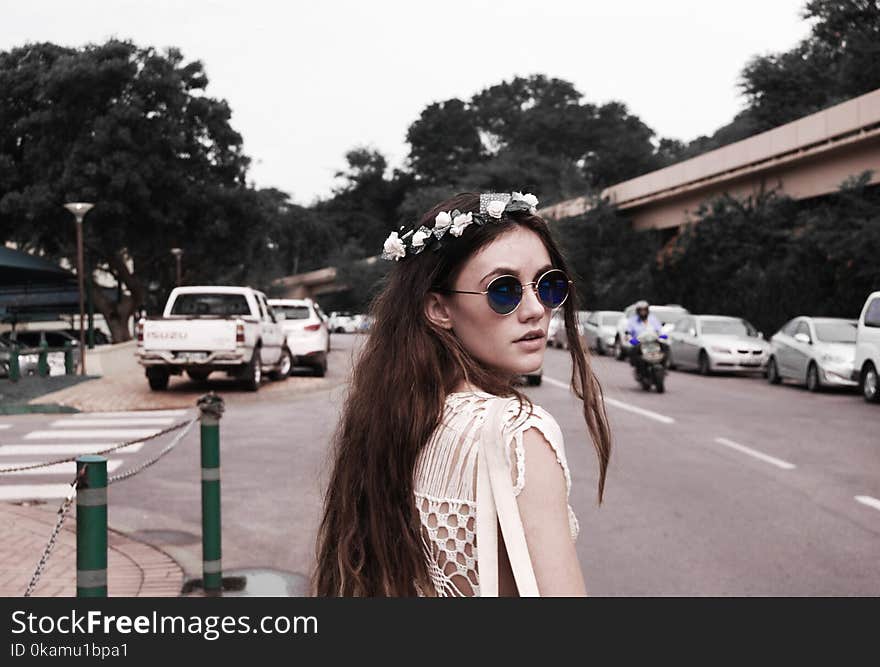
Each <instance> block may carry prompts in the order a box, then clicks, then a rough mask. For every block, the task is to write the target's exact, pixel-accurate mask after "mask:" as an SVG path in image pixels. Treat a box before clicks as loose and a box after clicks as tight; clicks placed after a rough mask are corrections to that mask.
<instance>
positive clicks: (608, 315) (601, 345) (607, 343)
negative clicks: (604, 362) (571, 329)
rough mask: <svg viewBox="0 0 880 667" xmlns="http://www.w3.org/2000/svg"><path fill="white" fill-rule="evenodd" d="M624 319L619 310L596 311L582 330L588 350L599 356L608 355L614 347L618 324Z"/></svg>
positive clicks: (588, 318)
mask: <svg viewBox="0 0 880 667" xmlns="http://www.w3.org/2000/svg"><path fill="white" fill-rule="evenodd" d="M621 317H623V313H621V312H620V311H619V310H594V311H593V312H591V313H590V314H589V316H588V317H587V319H586V321H585V322H584V324H583V327H582V328H581V333H582V334H583V336H584V341H585V344H586V346H587V348H589V349H591V350H596V353H597V354H600V355H604V354H608V353H609V352H610V351H611V349H612V348H613V347H614V339H615V338H616V334H617V322H618V321H619V320H620V318H621Z"/></svg>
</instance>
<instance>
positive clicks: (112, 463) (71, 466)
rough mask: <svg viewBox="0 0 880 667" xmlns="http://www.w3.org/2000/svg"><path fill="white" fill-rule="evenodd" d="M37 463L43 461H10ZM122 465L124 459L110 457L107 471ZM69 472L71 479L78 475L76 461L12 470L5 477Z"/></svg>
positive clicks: (27, 464)
mask: <svg viewBox="0 0 880 667" xmlns="http://www.w3.org/2000/svg"><path fill="white" fill-rule="evenodd" d="M37 463H42V461H15V462H14V463H12V462H10V464H9V465H10V467H11V466H15V467H18V466H22V467H24V466H32V465H36V464H37ZM121 465H122V461H121V460H120V459H109V460H108V461H107V472H113V471H114V470H116V469H117V468H118V467H119V466H121ZM66 474H69V475H70V477H71V479H73V477H75V476H76V463H74V462H73V461H70V462H69V463H55V464H53V465H50V466H43V467H42V468H31V469H30V470H19V471H18V472H10V473H6V474H5V475H4V476H3V477H4V482H5V481H6V480H7V479H10V478H11V477H12V476H15V475H66Z"/></svg>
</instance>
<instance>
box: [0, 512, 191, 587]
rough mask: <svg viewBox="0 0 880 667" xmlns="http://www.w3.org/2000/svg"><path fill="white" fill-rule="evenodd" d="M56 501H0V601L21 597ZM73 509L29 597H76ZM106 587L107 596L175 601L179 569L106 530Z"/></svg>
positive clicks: (49, 527)
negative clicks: (40, 503) (34, 502)
mask: <svg viewBox="0 0 880 667" xmlns="http://www.w3.org/2000/svg"><path fill="white" fill-rule="evenodd" d="M60 504H61V502H60V501H58V502H57V503H56V502H54V501H53V502H52V503H49V504H48V505H33V506H27V505H15V504H12V503H0V534H2V535H3V536H4V538H3V540H0V597H22V596H23V595H24V592H25V589H26V588H27V586H28V584H29V583H30V580H31V576H33V573H34V568H36V566H37V563H38V562H39V560H40V556H41V555H42V553H43V549H44V548H45V547H46V543H47V542H48V541H49V536H50V535H51V534H52V529H53V528H54V526H55V522H56V520H57V513H56V512H57V510H58V507H59V506H60ZM75 517H76V508H75V507H71V509H70V512H69V513H68V515H67V520H66V521H65V522H64V527H63V528H62V529H61V532H60V533H59V535H58V539H57V541H56V542H55V548H54V549H53V551H52V555H51V556H50V558H49V561H48V563H47V565H46V568H45V569H44V570H43V575H42V577H41V578H40V580H39V583H38V584H37V587H36V589H35V590H34V592H33V596H34V597H75V596H76V518H75ZM108 542H109V544H108V551H107V588H108V593H109V595H110V597H177V596H179V595H180V593H181V590H182V588H183V580H184V573H183V570H182V569H181V567H180V566H179V565H178V564H177V563H176V562H175V561H174V560H172V559H171V557H170V556H168V555H167V554H166V553H164V552H163V551H160V550H159V549H156V548H155V547H153V546H150V545H147V544H144V543H143V542H138V541H136V540H133V539H131V538H129V537H126V536H125V535H123V534H122V533H118V532H116V531H114V530H110V531H109V534H108Z"/></svg>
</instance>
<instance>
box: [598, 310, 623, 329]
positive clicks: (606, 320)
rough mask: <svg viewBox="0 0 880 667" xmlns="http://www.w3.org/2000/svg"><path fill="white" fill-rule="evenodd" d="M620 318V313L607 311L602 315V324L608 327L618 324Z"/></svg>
mask: <svg viewBox="0 0 880 667" xmlns="http://www.w3.org/2000/svg"><path fill="white" fill-rule="evenodd" d="M619 319H620V313H605V314H604V315H603V316H602V325H603V326H606V327H613V326H617V320H619Z"/></svg>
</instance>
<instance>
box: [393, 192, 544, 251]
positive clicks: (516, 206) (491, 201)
mask: <svg viewBox="0 0 880 667" xmlns="http://www.w3.org/2000/svg"><path fill="white" fill-rule="evenodd" d="M537 206H538V198H537V197H536V196H535V195H532V194H525V195H524V194H523V193H522V192H513V193H506V192H490V193H484V194H481V195H480V211H479V212H478V213H462V212H461V211H459V210H458V209H455V210H454V211H441V212H440V213H438V214H437V217H436V218H434V227H433V228H430V229H429V228H428V227H425V226H424V225H422V226H421V227H419V228H418V229H415V228H413V229H411V230H409V231H408V232H406V233H405V234H404V235H403V236H398V232H391V234H390V235H389V236H388V238H387V239H385V246H384V248H383V250H382V259H388V260H391V259H393V260H395V261H398V260H401V259H403V258H404V257H406V256H407V255H418V254H419V253H420V252H422V251H423V250H424V249H425V248H427V247H428V246H431V245H433V246H434V250H440V249H441V248H442V247H443V244H441V243H440V241H441V239H443V238H444V237H445V236H446V234H447V233H449V234H452V235H453V236H455V237H458V236H461V235H462V233H463V232H464V230H465V229H467V228H468V227H469V226H470V225H471V224H473V223H476V224H478V225H484V224H486V223H487V222H498V221H500V220H501V216H503V215H504V214H505V213H511V212H514V211H528V212H529V213H532V214H534V213H535V212H536V211H537ZM404 228H405V226H404V227H401V228H400V230H399V232H403V230H404Z"/></svg>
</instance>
